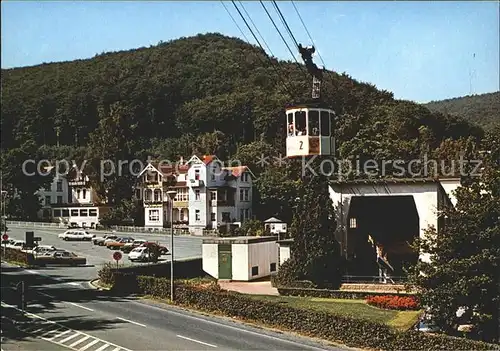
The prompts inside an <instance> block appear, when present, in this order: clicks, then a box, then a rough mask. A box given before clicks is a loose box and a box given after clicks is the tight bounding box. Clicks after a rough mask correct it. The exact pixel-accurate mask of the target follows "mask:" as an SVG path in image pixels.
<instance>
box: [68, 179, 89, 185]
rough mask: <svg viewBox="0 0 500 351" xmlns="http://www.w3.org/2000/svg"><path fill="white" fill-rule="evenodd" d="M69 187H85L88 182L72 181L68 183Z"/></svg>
mask: <svg viewBox="0 0 500 351" xmlns="http://www.w3.org/2000/svg"><path fill="white" fill-rule="evenodd" d="M68 185H69V186H85V185H87V182H86V181H84V180H72V181H69V182H68Z"/></svg>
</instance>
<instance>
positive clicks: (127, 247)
mask: <svg viewBox="0 0 500 351" xmlns="http://www.w3.org/2000/svg"><path fill="white" fill-rule="evenodd" d="M144 243H146V240H143V239H136V240H134V241H133V242H131V243H126V244H125V245H123V246H122V247H121V250H122V251H123V252H125V253H129V252H130V251H132V250H133V249H135V248H136V247H139V246H141V245H142V244H144Z"/></svg>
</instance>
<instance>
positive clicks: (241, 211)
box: [240, 209, 245, 222]
mask: <svg viewBox="0 0 500 351" xmlns="http://www.w3.org/2000/svg"><path fill="white" fill-rule="evenodd" d="M244 220H245V210H244V209H241V210H240V222H243V221H244Z"/></svg>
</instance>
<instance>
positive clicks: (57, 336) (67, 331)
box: [49, 329, 71, 341]
mask: <svg viewBox="0 0 500 351" xmlns="http://www.w3.org/2000/svg"><path fill="white" fill-rule="evenodd" d="M70 331H71V329H68V330H65V331H63V332H62V333H59V334H57V335H55V336H53V337H51V338H50V339H49V340H51V341H52V340H54V339H57V338H60V337H61V336H63V335H66V334H68V333H69V332H70Z"/></svg>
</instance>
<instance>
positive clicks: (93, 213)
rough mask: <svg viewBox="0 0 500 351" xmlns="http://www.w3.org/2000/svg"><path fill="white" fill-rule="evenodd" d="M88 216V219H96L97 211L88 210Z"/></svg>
mask: <svg viewBox="0 0 500 351" xmlns="http://www.w3.org/2000/svg"><path fill="white" fill-rule="evenodd" d="M89 216H90V217H97V209H95V208H93V209H91V210H89Z"/></svg>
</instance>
